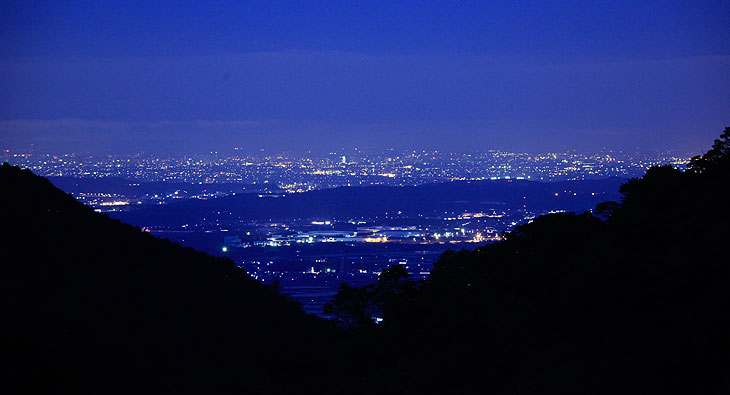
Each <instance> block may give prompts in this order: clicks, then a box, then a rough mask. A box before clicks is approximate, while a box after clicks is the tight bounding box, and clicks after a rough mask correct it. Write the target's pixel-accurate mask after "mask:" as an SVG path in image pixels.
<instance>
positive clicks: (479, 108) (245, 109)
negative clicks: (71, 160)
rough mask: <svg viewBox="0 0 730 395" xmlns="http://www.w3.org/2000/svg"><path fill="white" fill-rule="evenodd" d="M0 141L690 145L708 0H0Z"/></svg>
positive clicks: (725, 26) (723, 52)
mask: <svg viewBox="0 0 730 395" xmlns="http://www.w3.org/2000/svg"><path fill="white" fill-rule="evenodd" d="M0 7H2V8H1V9H0V15H1V16H0V18H1V19H0V87H1V89H2V92H3V93H2V94H0V148H2V149H13V150H27V149H28V147H29V146H30V145H31V144H34V147H35V150H37V151H38V152H50V153H69V152H81V153H96V154H99V153H134V152H138V151H146V152H152V153H157V154H195V153H203V152H206V151H211V150H212V151H215V150H226V149H230V148H232V147H242V148H243V149H245V150H246V151H247V152H249V153H251V152H257V151H258V150H260V149H261V148H264V149H266V150H268V151H270V152H273V153H280V152H284V151H291V152H297V153H302V152H304V151H307V150H310V151H315V152H318V153H323V152H328V151H333V150H339V149H352V148H354V147H359V148H365V149H368V148H369V149H385V148H398V149H439V150H442V151H443V150H445V151H463V150H466V149H474V148H477V149H503V150H509V151H512V152H548V151H555V150H568V149H575V150H590V151H596V150H599V149H602V148H606V149H614V150H631V151H634V150H637V149H639V150H643V151H658V150H666V149H675V150H677V149H681V150H684V151H689V152H697V151H699V150H700V149H702V148H703V147H705V146H707V145H708V144H709V143H711V141H712V139H713V138H714V137H715V134H716V131H717V130H718V128H721V127H722V125H723V122H726V119H727V115H728V108H730V73H728V70H730V40H728V39H727V32H728V31H730V17H728V15H730V5H729V4H728V3H727V2H723V1H700V2H685V1H676V2H661V3H655V2H638V3H637V2H635V1H614V2H610V3H599V4H594V3H585V2H581V1H561V2H551V3H543V2H518V3H512V2H488V3H483V2H469V1H467V2H459V3H458V4H451V5H449V6H448V7H447V6H444V5H443V4H442V3H439V2H399V3H398V4H373V3H353V4H343V3H340V2H317V3H306V4H303V3H300V2H269V1H250V2H245V3H236V2H206V3H205V4H197V3H187V2H184V3H179V2H172V1H153V2H149V1H144V2H142V1H127V2H123V3H115V2H97V3H95V5H94V6H93V7H92V6H89V5H88V4H85V3H83V2H53V1H41V2H15V1H10V2H3V5H2V6H0Z"/></svg>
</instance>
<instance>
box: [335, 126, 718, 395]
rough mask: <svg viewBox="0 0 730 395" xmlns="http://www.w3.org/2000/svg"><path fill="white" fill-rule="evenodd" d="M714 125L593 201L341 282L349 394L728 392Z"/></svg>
mask: <svg viewBox="0 0 730 395" xmlns="http://www.w3.org/2000/svg"><path fill="white" fill-rule="evenodd" d="M722 138H723V140H718V141H716V143H715V146H714V147H713V149H712V150H711V151H709V152H708V153H707V154H705V155H704V156H702V157H698V158H695V159H694V160H693V162H692V163H691V164H690V167H689V170H687V171H685V172H681V171H679V170H677V169H673V168H671V167H669V166H663V167H654V168H652V169H650V170H648V171H647V173H646V175H645V176H643V177H642V178H640V179H632V180H630V181H629V182H627V183H626V184H624V185H623V186H622V187H621V194H622V199H621V201H620V202H609V203H605V204H601V205H599V207H598V208H597V210H596V211H595V213H596V215H593V214H590V213H584V214H552V215H547V216H543V217H539V218H537V219H536V220H535V221H533V222H532V223H529V224H526V225H522V226H519V227H517V228H516V229H515V231H513V232H510V233H508V234H507V235H506V240H504V241H502V242H499V243H495V244H491V245H486V246H484V247H481V248H479V249H477V250H474V251H460V252H447V253H445V254H444V255H442V256H441V258H440V259H439V261H438V262H436V263H435V264H434V270H433V271H432V273H431V276H430V277H429V278H428V279H427V280H425V281H419V282H415V281H412V280H409V279H408V278H407V272H406V271H405V270H398V269H399V268H398V267H395V268H392V269H390V272H389V273H388V276H387V278H383V276H382V275H381V278H380V279H379V281H378V283H377V284H373V285H369V286H366V287H362V288H356V289H353V288H350V287H343V288H342V290H341V292H340V293H339V294H338V295H336V296H335V299H334V301H333V303H332V304H331V305H330V307H329V308H330V311H331V312H333V313H334V314H335V315H337V316H338V317H340V318H341V319H342V321H343V322H344V323H345V324H346V325H347V326H349V327H351V328H353V333H354V334H356V337H358V338H359V339H360V340H361V341H362V343H363V350H367V351H365V352H364V354H366V355H367V357H366V358H363V360H366V361H367V362H364V366H366V367H367V366H379V370H378V372H379V373H380V375H379V376H378V377H379V379H378V380H377V381H375V382H365V383H362V387H361V388H360V393H371V392H387V391H389V390H392V389H393V388H399V389H402V391H401V392H406V393H439V392H440V393H445V392H452V393H475V392H485V393H487V392H493V393H509V394H511V393H516V394H537V393H540V394H566V393H576V394H597V393H605V394H616V393H641V394H646V393H664V394H666V393H680V394H687V393H703V394H708V393H710V394H725V393H730V375H729V374H728V372H730V358H729V357H728V355H730V337H729V336H728V333H730V318H729V317H728V314H727V312H728V311H730V260H728V251H727V243H728V240H730V227H729V226H728V224H729V223H730V211H729V210H728V209H727V208H728V202H730V192H728V188H727V186H728V185H730V128H728V129H726V130H725V133H724V134H723V135H722ZM383 273H384V274H385V273H386V272H385V271H384V272H383ZM372 317H379V318H382V319H383V321H382V323H381V324H379V325H375V324H374V323H373V320H372ZM363 334H364V335H363ZM366 367H363V369H366Z"/></svg>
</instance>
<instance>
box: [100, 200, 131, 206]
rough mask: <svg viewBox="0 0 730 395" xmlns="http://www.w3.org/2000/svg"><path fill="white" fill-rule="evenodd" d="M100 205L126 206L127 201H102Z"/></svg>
mask: <svg viewBox="0 0 730 395" xmlns="http://www.w3.org/2000/svg"><path fill="white" fill-rule="evenodd" d="M99 205H100V206H128V205H129V202H122V201H114V202H102V203H99Z"/></svg>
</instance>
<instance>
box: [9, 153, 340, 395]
mask: <svg viewBox="0 0 730 395" xmlns="http://www.w3.org/2000/svg"><path fill="white" fill-rule="evenodd" d="M0 186H1V188H0V190H1V191H2V192H1V193H0V223H1V224H2V228H3V232H2V238H1V241H0V247H1V248H0V251H2V260H1V261H2V263H1V264H0V268H1V269H2V274H1V275H0V283H1V284H2V292H3V324H2V334H3V335H2V342H3V345H2V350H3V359H4V360H5V361H6V362H7V363H8V364H7V365H6V367H7V366H9V367H10V368H9V369H6V370H5V371H4V372H3V376H5V377H7V380H6V381H4V384H6V385H11V384H15V385H18V386H19V387H18V388H20V389H24V390H25V391H24V392H28V393H44V392H46V393H47V392H50V393H59V392H63V393H67V392H68V393H71V392H74V393H77V392H81V393H85V392H93V393H107V392H129V391H134V392H143V393H146V392H151V391H158V392H165V393H168V392H193V393H221V392H259V391H264V390H266V391H274V392H275V391H276V390H277V388H284V389H286V388H287V387H288V386H291V385H294V383H296V385H297V388H300V390H301V388H306V386H307V385H309V384H308V383H310V382H309V380H303V379H302V378H303V377H306V375H308V374H311V373H312V372H313V371H314V369H316V368H317V367H318V366H321V365H322V363H323V362H324V361H325V360H327V358H329V357H330V355H329V354H331V353H332V351H333V350H334V349H335V348H334V347H335V346H334V344H336V343H337V340H336V338H337V333H338V332H337V331H334V330H333V328H331V326H329V325H327V324H326V323H325V322H324V321H322V320H320V319H318V318H315V317H312V316H306V315H305V314H304V313H303V312H302V311H301V310H300V308H299V306H298V305H297V304H295V303H294V302H292V301H290V300H288V299H287V298H285V297H283V296H281V295H279V294H278V293H276V292H274V291H272V290H271V289H269V288H267V287H265V286H263V285H262V284H260V283H258V282H256V281H255V280H254V279H252V278H251V277H249V276H248V275H247V274H246V273H245V272H243V271H242V270H241V269H239V268H237V267H235V266H234V264H233V263H232V262H231V261H229V260H226V259H220V258H214V257H211V256H208V255H205V254H203V253H199V252H197V251H194V250H192V249H189V248H183V247H180V246H179V245H176V244H173V243H171V242H169V241H167V240H161V239H156V238H154V237H152V236H150V235H148V234H145V233H143V232H141V231H140V230H139V229H137V228H135V227H132V226H130V225H126V224H123V223H121V222H119V221H117V220H113V219H110V218H108V217H107V216H105V215H101V214H98V213H95V212H94V211H93V210H92V209H91V208H89V207H87V206H84V205H82V204H80V203H78V202H77V201H75V200H74V199H73V198H72V197H71V196H69V195H66V194H65V193H63V192H61V191H60V190H58V189H56V188H55V187H54V186H53V185H51V183H50V182H48V181H47V180H46V179H43V178H41V177H37V176H35V175H33V174H32V173H31V172H30V171H27V170H20V169H19V168H17V167H12V166H9V165H8V164H7V163H6V164H3V165H2V167H0ZM329 365H332V363H329ZM300 379H301V380H302V382H301V383H300V382H299V380H300ZM302 386H304V387H302ZM282 391H283V392H287V391H284V390H282Z"/></svg>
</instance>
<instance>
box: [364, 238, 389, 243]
mask: <svg viewBox="0 0 730 395" xmlns="http://www.w3.org/2000/svg"><path fill="white" fill-rule="evenodd" d="M387 241H388V238H387V237H366V238H365V242H366V243H386V242H387Z"/></svg>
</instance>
